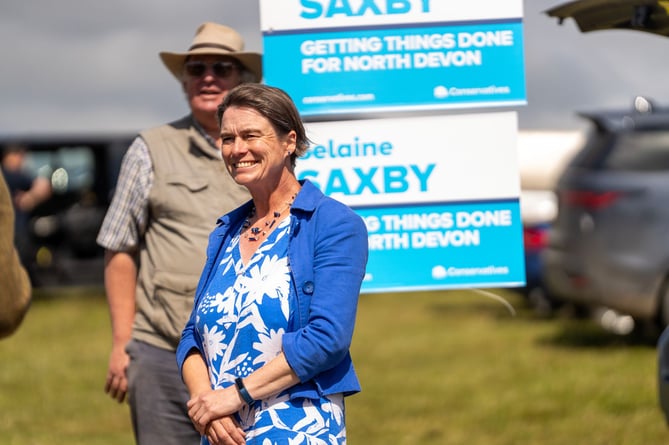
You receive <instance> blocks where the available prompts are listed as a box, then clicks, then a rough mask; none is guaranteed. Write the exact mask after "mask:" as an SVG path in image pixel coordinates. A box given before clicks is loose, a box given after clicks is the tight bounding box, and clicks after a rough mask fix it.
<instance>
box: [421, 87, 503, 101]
mask: <svg viewBox="0 0 669 445" xmlns="http://www.w3.org/2000/svg"><path fill="white" fill-rule="evenodd" d="M432 94H434V97H435V98H437V99H448V98H449V97H462V96H499V95H503V94H511V87H509V86H497V85H489V86H487V87H473V88H458V87H450V88H447V87H445V86H443V85H438V86H436V87H434V90H433V93H432Z"/></svg>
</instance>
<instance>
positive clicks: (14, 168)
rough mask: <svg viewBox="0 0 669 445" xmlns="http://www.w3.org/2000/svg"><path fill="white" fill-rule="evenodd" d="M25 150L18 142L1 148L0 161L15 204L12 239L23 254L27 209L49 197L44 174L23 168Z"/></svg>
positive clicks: (49, 190) (47, 183) (48, 184)
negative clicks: (13, 235) (0, 159)
mask: <svg viewBox="0 0 669 445" xmlns="http://www.w3.org/2000/svg"><path fill="white" fill-rule="evenodd" d="M26 153H27V151H26V149H25V147H23V146H21V145H7V146H6V147H4V148H3V150H2V162H1V165H2V174H3V175H4V177H5V180H6V182H7V186H8V188H9V194H10V196H11V200H12V204H13V205H14V212H15V220H14V231H15V243H16V246H17V247H18V249H19V252H20V253H21V254H23V255H25V253H26V251H27V249H28V247H29V240H28V232H27V227H28V222H29V218H30V213H31V212H32V211H33V210H34V209H35V207H37V206H38V205H39V204H41V203H43V202H44V201H46V200H47V199H49V198H50V197H51V182H50V181H49V180H48V179H47V178H43V177H41V176H34V175H31V174H30V173H29V172H28V171H27V170H26V168H25V158H26ZM24 261H25V258H24Z"/></svg>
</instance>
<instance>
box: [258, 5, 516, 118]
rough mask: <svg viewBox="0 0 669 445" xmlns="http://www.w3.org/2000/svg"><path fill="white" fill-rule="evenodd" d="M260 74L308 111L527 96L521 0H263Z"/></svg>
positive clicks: (424, 106)
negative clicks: (474, 0) (261, 69)
mask: <svg viewBox="0 0 669 445" xmlns="http://www.w3.org/2000/svg"><path fill="white" fill-rule="evenodd" d="M260 5H261V9H260V12H261V27H262V31H263V46H264V56H263V64H264V74H265V82H266V83H267V84H269V85H273V86H277V87H280V88H282V89H284V90H286V92H288V93H289V94H290V95H291V97H292V98H293V100H294V101H295V103H296V104H297V106H298V108H299V110H300V113H301V114H302V115H303V116H305V117H309V116H319V115H321V116H322V115H344V116H355V115H359V114H364V113H378V112H389V111H391V112H397V111H412V110H440V109H459V108H460V109H461V108H474V107H489V106H495V107H499V106H516V105H522V104H525V103H526V91H525V76H524V72H525V69H524V59H523V46H524V43H523V28H522V1H521V0H505V1H503V2H500V1H498V0H482V1H477V2H472V1H471V0H449V1H442V0H439V1H438V0H330V1H316V0H261V4H260Z"/></svg>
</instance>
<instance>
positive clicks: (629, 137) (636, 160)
mask: <svg viewBox="0 0 669 445" xmlns="http://www.w3.org/2000/svg"><path fill="white" fill-rule="evenodd" d="M604 168H606V169H608V170H622V171H659V170H669V131H636V132H631V133H621V134H620V135H619V137H618V139H617V141H616V144H615V146H614V148H613V150H611V152H610V153H609V156H608V157H607V158H606V160H605V162H604Z"/></svg>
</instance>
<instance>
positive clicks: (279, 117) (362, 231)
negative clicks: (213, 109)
mask: <svg viewBox="0 0 669 445" xmlns="http://www.w3.org/2000/svg"><path fill="white" fill-rule="evenodd" d="M218 117H219V120H220V124H221V125H220V127H221V135H220V136H221V147H222V148H221V151H222V154H223V160H224V161H225V164H226V166H227V169H228V171H229V172H230V174H231V176H232V178H233V179H234V180H235V181H236V182H237V183H239V184H241V185H243V186H245V187H246V188H247V189H248V190H249V192H250V193H251V197H252V200H251V201H249V202H247V203H246V204H244V205H242V206H241V207H239V208H237V209H235V210H233V211H232V212H230V213H228V214H226V215H224V216H223V217H222V218H221V219H219V224H218V227H217V228H216V229H215V230H214V231H213V233H212V235H211V236H210V238H209V240H210V242H209V246H208V248H207V262H206V264H205V267H204V270H203V271H202V278H201V281H200V285H199V286H198V289H197V291H196V295H195V305H194V308H193V312H192V314H191V318H190V320H189V321H188V323H187V325H186V328H185V329H184V331H183V334H182V339H181V342H180V343H179V347H178V350H177V361H178V364H179V367H180V369H181V373H182V376H183V380H184V382H186V385H187V386H188V388H189V390H190V393H191V396H192V397H191V400H190V401H189V402H188V414H189V416H190V418H191V420H192V421H193V424H194V425H195V426H196V428H197V429H198V431H199V432H200V434H202V435H203V436H205V443H207V442H208V443H219V441H222V440H231V441H232V442H233V443H242V442H243V440H244V439H245V440H247V441H248V440H252V439H253V440H254V441H257V442H258V443H260V442H263V443H264V441H267V442H268V443H269V442H272V443H287V442H289V441H296V440H298V439H299V440H304V438H307V440H308V441H319V442H323V443H344V442H345V441H346V427H345V420H344V397H345V396H347V395H350V394H354V393H356V392H358V391H360V384H359V382H358V379H357V377H356V375H355V371H354V370H353V363H352V361H351V357H350V353H349V347H350V343H351V339H352V336H353V328H354V324H355V315H356V311H357V304H358V295H359V293H360V286H361V284H362V279H363V277H364V275H365V267H366V263H367V230H366V228H365V224H364V222H363V221H362V219H361V218H360V217H359V216H358V215H356V214H355V213H354V212H353V211H352V210H351V209H350V208H348V207H346V206H345V205H343V204H341V203H340V202H338V201H335V200H333V199H331V198H329V197H327V196H325V195H323V193H321V192H320V191H319V190H318V189H317V188H316V187H315V186H314V185H313V184H311V183H310V182H309V181H298V180H297V178H296V177H295V173H294V167H295V162H296V159H297V157H299V156H302V155H304V153H305V152H306V150H307V148H308V145H309V140H308V139H307V137H306V131H305V128H304V125H303V124H302V121H301V119H300V116H299V113H298V111H297V109H296V107H295V104H294V103H293V101H292V100H291V98H290V97H289V96H288V95H287V94H286V93H285V92H283V91H282V90H280V89H278V88H273V87H269V86H266V85H260V84H244V85H240V86H238V87H236V88H234V89H233V90H232V91H230V93H229V94H228V95H227V96H226V98H225V99H224V101H223V103H222V104H221V106H220V107H219V112H218ZM316 426H317V427H316ZM226 443H227V442H226Z"/></svg>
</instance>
